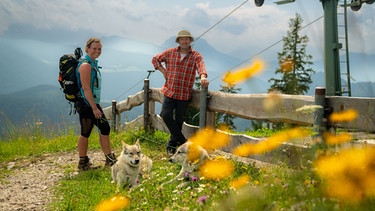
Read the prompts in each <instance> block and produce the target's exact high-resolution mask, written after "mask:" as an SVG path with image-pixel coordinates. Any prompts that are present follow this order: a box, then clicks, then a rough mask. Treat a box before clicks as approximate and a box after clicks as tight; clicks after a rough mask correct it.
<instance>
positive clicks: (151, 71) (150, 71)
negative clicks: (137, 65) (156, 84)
mask: <svg viewBox="0 0 375 211" xmlns="http://www.w3.org/2000/svg"><path fill="white" fill-rule="evenodd" d="M147 72H148V75H147V77H146V79H149V78H150V75H151V73H153V72H155V70H147ZM144 89H145V86H143V88H142V90H144Z"/></svg>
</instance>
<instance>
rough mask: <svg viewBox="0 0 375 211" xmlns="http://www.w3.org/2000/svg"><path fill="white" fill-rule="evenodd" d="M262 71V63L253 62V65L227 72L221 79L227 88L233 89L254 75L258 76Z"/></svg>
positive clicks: (258, 61)
mask: <svg viewBox="0 0 375 211" xmlns="http://www.w3.org/2000/svg"><path fill="white" fill-rule="evenodd" d="M263 69H264V63H263V62H262V61H260V60H257V61H254V63H253V64H251V65H249V66H246V67H244V68H241V69H239V70H237V71H235V72H233V73H232V72H227V73H226V74H225V76H224V78H223V82H224V83H226V84H228V86H230V87H233V86H235V85H236V84H238V83H240V82H243V81H245V80H247V79H249V78H251V77H252V76H254V75H255V74H258V73H259V72H260V71H262V70H263Z"/></svg>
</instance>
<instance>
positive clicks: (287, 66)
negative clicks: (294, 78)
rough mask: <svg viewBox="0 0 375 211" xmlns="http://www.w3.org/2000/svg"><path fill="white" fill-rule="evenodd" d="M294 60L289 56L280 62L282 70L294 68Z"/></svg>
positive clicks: (287, 70)
mask: <svg viewBox="0 0 375 211" xmlns="http://www.w3.org/2000/svg"><path fill="white" fill-rule="evenodd" d="M294 63H295V62H294V60H292V59H290V58H288V59H285V60H284V61H282V62H280V69H281V71H283V72H285V73H288V72H290V71H292V70H293V69H294Z"/></svg>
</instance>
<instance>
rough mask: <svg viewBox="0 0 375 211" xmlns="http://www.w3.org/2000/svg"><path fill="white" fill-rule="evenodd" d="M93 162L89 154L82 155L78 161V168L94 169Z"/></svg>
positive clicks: (82, 169)
mask: <svg viewBox="0 0 375 211" xmlns="http://www.w3.org/2000/svg"><path fill="white" fill-rule="evenodd" d="M91 166H92V163H91V162H90V159H89V157H88V156H85V157H80V158H79V162H78V169H79V170H81V171H88V170H91V169H92V167H91Z"/></svg>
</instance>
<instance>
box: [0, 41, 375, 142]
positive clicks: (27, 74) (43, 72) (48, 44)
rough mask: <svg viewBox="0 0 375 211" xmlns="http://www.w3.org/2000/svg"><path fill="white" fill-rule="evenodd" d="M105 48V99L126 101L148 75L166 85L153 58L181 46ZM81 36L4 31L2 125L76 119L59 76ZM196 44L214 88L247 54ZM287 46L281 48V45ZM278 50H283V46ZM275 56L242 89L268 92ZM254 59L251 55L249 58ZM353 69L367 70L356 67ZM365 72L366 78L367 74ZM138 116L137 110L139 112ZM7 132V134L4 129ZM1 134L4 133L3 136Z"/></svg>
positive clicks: (365, 86)
mask: <svg viewBox="0 0 375 211" xmlns="http://www.w3.org/2000/svg"><path fill="white" fill-rule="evenodd" d="M101 39H102V42H103V52H102V55H101V57H100V58H99V65H100V66H102V67H103V69H102V76H103V89H102V99H103V103H104V104H105V103H109V102H111V101H112V100H117V101H121V100H124V99H126V98H127V96H128V95H133V94H135V93H137V92H139V91H141V90H142V89H143V81H144V79H145V78H146V77H148V76H149V79H150V85H151V87H161V86H162V84H163V83H164V79H163V77H162V74H160V73H159V72H155V73H149V72H147V70H153V67H152V65H151V58H152V56H153V55H155V54H157V53H159V52H161V51H162V50H164V49H166V48H168V47H174V46H176V43H174V37H171V38H169V39H167V40H166V41H165V42H164V43H162V44H160V45H155V44H152V43H147V42H141V41H136V40H129V39H126V38H122V37H117V36H111V37H102V38H101ZM72 43H79V40H78V39H75V40H74V41H71V42H67V41H66V40H64V41H61V42H56V41H55V42H53V41H51V40H48V41H41V40H37V39H34V40H30V39H24V38H12V37H9V36H8V37H4V36H3V37H0V46H2V47H1V48H0V64H1V66H0V74H1V77H0V97H1V105H0V114H2V115H1V117H0V121H1V123H0V126H1V128H5V127H6V126H4V125H5V124H7V122H9V121H10V122H12V123H15V124H22V123H24V122H28V121H29V122H30V121H31V122H35V121H37V120H36V119H42V120H43V121H44V122H49V121H51V122H55V123H56V122H59V123H62V122H65V121H68V122H72V121H77V119H76V118H73V119H72V118H71V116H69V115H68V113H69V112H68V110H69V107H67V105H68V104H67V101H66V100H65V99H64V96H63V95H62V91H61V90H60V88H59V85H58V82H57V76H58V71H59V70H58V61H59V58H60V57H61V56H62V55H63V54H67V53H73V51H74V49H75V48H76V47H83V45H84V44H81V45H77V44H72ZM193 48H194V49H196V50H198V51H199V52H200V53H201V54H202V55H203V56H204V59H205V63H206V66H207V70H208V73H209V79H210V87H209V89H210V90H212V91H218V90H220V89H221V87H220V85H221V77H222V75H223V74H224V73H225V72H227V71H228V70H233V68H234V67H237V66H238V65H239V64H242V63H244V59H240V58H238V57H235V56H232V55H227V54H224V53H222V52H219V51H217V50H216V49H215V48H214V47H213V46H210V45H209V43H208V42H207V41H206V40H204V39H199V40H197V41H196V42H195V43H194V45H193ZM280 50H281V49H280ZM280 50H277V51H280ZM276 55H277V54H276V53H275V59H274V60H272V59H269V60H268V61H267V69H266V70H265V71H263V73H261V74H259V75H257V76H256V77H254V78H252V79H250V80H248V81H246V82H245V83H243V84H240V85H238V86H237V88H241V91H240V93H266V92H267V89H268V88H269V86H270V85H269V83H268V80H269V79H270V78H272V77H276V76H275V74H274V72H275V69H276V67H277V61H276ZM372 58H374V57H373V56H372V55H361V54H354V53H353V54H351V59H352V60H353V61H354V62H351V63H352V64H353V63H355V64H359V65H356V66H355V68H353V69H355V71H358V70H361V69H365V70H368V69H370V68H369V67H363V66H361V65H360V64H361V61H363V59H366V60H371V61H372V62H373V63H370V64H374V65H372V66H373V67H375V62H374V61H373V59H372ZM250 62H251V61H246V62H245V63H247V64H249V63H250ZM313 69H314V70H315V71H316V74H314V75H313V76H312V79H313V84H311V86H310V87H311V88H310V90H309V92H308V93H307V94H308V95H313V94H314V89H315V87H318V86H324V73H323V71H322V70H323V62H322V61H319V60H316V61H315V64H314V66H313ZM353 73H354V74H352V75H356V74H357V75H358V76H355V77H354V78H359V77H361V76H362V75H363V74H370V73H366V72H365V73H361V74H360V73H357V72H353ZM362 78H366V77H365V76H362ZM351 86H352V96H356V97H374V96H375V88H374V87H375V85H374V83H373V82H370V81H367V82H360V80H358V81H354V80H353V81H352V83H351ZM135 116H137V115H135ZM0 135H1V134H0ZM0 137H1V136H0Z"/></svg>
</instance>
